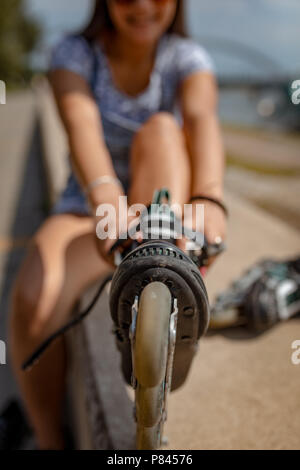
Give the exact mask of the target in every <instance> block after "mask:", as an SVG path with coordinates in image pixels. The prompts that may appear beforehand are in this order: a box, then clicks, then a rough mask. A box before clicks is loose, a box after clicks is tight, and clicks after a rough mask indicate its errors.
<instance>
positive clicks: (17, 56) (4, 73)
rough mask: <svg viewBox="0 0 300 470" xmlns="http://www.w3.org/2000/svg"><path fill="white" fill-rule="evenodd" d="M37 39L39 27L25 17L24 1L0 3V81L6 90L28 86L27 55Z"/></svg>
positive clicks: (8, 0) (28, 66) (13, 0)
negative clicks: (7, 88)
mask: <svg viewBox="0 0 300 470" xmlns="http://www.w3.org/2000/svg"><path fill="white" fill-rule="evenodd" d="M40 36H41V29H40V27H39V25H38V24H37V23H36V21H35V20H32V19H30V18H28V17H27V16H26V14H25V8H24V1H23V0H1V14H0V80H4V82H5V83H6V85H7V86H8V87H13V86H19V85H23V84H25V83H26V82H28V80H29V78H30V76H31V74H32V71H31V69H30V65H29V53H30V52H31V51H32V50H33V49H34V47H35V46H36V45H37V43H38V41H39V39H40Z"/></svg>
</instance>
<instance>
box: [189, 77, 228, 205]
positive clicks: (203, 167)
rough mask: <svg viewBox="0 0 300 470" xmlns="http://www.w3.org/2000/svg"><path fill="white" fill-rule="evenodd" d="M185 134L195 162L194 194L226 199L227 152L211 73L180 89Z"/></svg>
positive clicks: (215, 88)
mask: <svg viewBox="0 0 300 470" xmlns="http://www.w3.org/2000/svg"><path fill="white" fill-rule="evenodd" d="M180 101H181V109H182V115H183V121H184V132H185V136H186V140H187V145H188V149H189V154H190V157H191V160H192V188H191V194H192V195H196V194H205V195H207V196H212V197H215V198H219V199H222V198H223V176H224V150H223V145H222V140H221V133H220V128H219V123H218V117H217V87H216V83H215V79H214V77H213V75H212V74H211V73H207V72H196V73H193V74H192V75H190V76H189V77H187V78H186V79H185V80H184V81H183V83H182V85H181V89H180Z"/></svg>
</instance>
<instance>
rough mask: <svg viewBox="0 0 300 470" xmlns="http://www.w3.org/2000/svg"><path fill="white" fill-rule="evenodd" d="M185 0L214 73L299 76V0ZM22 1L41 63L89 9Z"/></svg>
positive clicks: (85, 2)
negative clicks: (34, 24)
mask: <svg viewBox="0 0 300 470" xmlns="http://www.w3.org/2000/svg"><path fill="white" fill-rule="evenodd" d="M185 1H186V3H187V24H188V30H189V32H190V34H191V35H192V37H194V38H195V39H197V40H199V41H200V42H201V43H202V44H203V45H204V46H206V47H207V49H208V50H209V52H210V53H211V55H212V56H213V59H214V61H215V64H216V68H217V71H218V72H219V73H220V74H222V73H223V74H230V73H231V74H233V75H234V74H239V73H244V74H245V73H253V74H254V75H255V74H264V73H267V74H269V75H270V74H274V75H275V74H279V75H280V74H286V73H288V74H291V75H293V74H294V75H295V77H296V76H297V73H298V75H300V47H299V46H300V26H299V25H300V0H185ZM26 2H27V10H28V12H29V14H30V15H33V16H35V17H37V18H38V19H39V20H40V21H41V22H42V24H43V26H44V30H45V38H44V45H43V48H42V49H41V54H40V55H39V60H40V59H41V58H42V59H43V57H44V59H43V60H44V61H47V59H45V57H47V55H46V54H47V51H49V48H51V45H53V44H54V43H55V42H56V41H57V39H58V38H59V36H60V35H61V34H63V33H64V32H68V31H74V30H77V29H78V28H80V27H81V26H82V25H84V24H85V23H86V21H87V19H88V18H89V15H90V12H91V8H92V6H93V0H26ZM296 78H297V77H296Z"/></svg>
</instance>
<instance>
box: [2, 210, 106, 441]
mask: <svg viewBox="0 0 300 470" xmlns="http://www.w3.org/2000/svg"><path fill="white" fill-rule="evenodd" d="M94 237H95V234H94V225H93V222H92V220H91V219H90V218H89V217H78V216H75V215H71V214H69V215H68V214H62V215H55V216H52V217H50V218H49V219H48V220H47V221H46V222H45V223H44V225H43V226H42V227H41V228H40V229H39V231H38V232H37V234H36V235H35V237H34V239H33V242H32V243H31V246H30V248H29V250H28V254H27V256H26V258H25V260H24V262H23V264H22V266H21V269H20V271H19V273H18V276H17V279H16V282H15V285H14V289H13V296H12V314H11V317H10V348H11V356H12V362H13V367H14V370H15V374H16V377H17V380H18V382H19V385H20V388H21V392H22V395H23V399H24V401H25V406H26V409H27V412H28V416H29V419H30V421H31V423H32V426H33V428H34V430H35V433H36V437H37V440H38V445H39V446H40V448H42V449H47V448H51V449H59V448H63V446H64V442H63V435H62V429H61V424H62V423H61V418H62V403H63V396H64V382H65V351H64V343H63V340H62V339H59V340H57V341H56V342H55V343H54V344H53V345H52V346H51V347H50V348H49V349H48V350H47V351H46V352H45V353H44V354H43V355H42V357H41V358H40V360H39V362H38V363H37V364H36V365H34V367H32V369H30V370H28V371H26V372H23V371H21V370H20V366H21V363H22V362H23V361H24V359H25V358H26V357H28V356H29V355H30V354H31V353H32V352H33V350H34V349H35V348H36V347H37V346H38V345H39V344H40V343H41V341H43V340H44V339H45V338H46V337H47V336H48V335H49V334H50V333H51V332H53V331H54V330H55V329H56V328H58V327H59V326H61V325H62V324H63V323H64V322H65V320H66V319H67V317H68V314H69V313H70V311H71V309H72V307H73V306H74V303H75V302H76V300H77V299H78V297H79V296H80V293H81V292H82V291H83V290H84V288H85V287H86V286H87V285H88V284H90V283H91V282H93V281H94V280H96V279H97V278H99V277H101V276H102V275H104V274H105V273H106V272H108V271H109V270H110V268H109V266H108V265H107V264H106V263H105V262H104V261H103V260H102V259H101V258H100V257H99V254H98V252H97V250H96V244H95V239H94Z"/></svg>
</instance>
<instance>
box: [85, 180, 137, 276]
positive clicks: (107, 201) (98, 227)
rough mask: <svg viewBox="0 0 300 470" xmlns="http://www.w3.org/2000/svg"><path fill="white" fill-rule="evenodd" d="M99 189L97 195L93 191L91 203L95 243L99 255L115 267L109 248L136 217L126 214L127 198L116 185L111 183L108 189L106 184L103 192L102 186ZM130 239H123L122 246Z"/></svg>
mask: <svg viewBox="0 0 300 470" xmlns="http://www.w3.org/2000/svg"><path fill="white" fill-rule="evenodd" d="M101 190H102V192H101V193H100V188H99V193H100V194H98V195H97V194H95V192H94V191H93V195H92V198H93V202H92V204H91V205H92V208H93V213H94V221H95V234H96V245H97V250H98V253H99V255H100V256H101V257H102V258H103V259H104V260H105V261H106V262H107V263H109V264H110V265H111V266H112V267H115V263H114V254H110V253H109V250H110V248H111V247H112V246H113V244H114V243H115V242H116V241H117V240H118V239H119V237H120V235H121V234H123V233H125V234H127V232H128V229H129V228H130V226H131V224H132V223H133V221H134V220H135V221H136V222H137V218H136V216H132V215H131V216H129V215H128V206H127V199H126V198H125V197H124V193H122V191H121V189H120V188H119V187H118V186H114V185H111V186H110V187H109V189H108V186H107V188H106V192H105V193H104V192H103V187H102V188H101ZM96 191H97V190H96ZM96 201H97V203H96ZM131 241H132V240H131V239H130V238H128V239H124V243H122V246H123V247H125V246H126V245H127V244H129V243H131ZM121 250H122V248H118V251H121Z"/></svg>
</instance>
